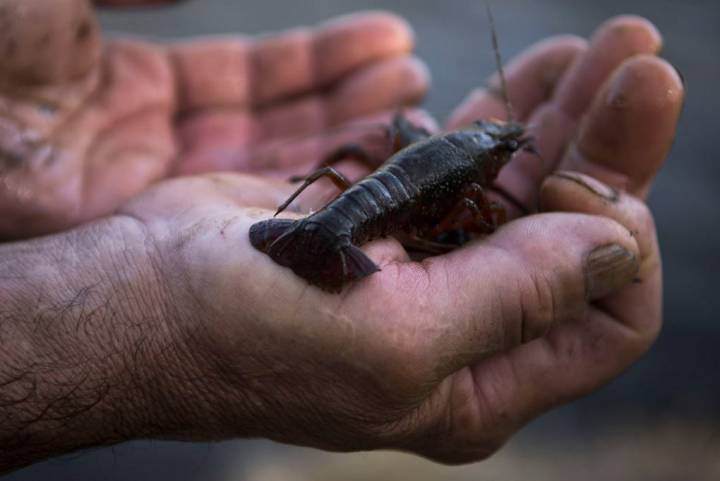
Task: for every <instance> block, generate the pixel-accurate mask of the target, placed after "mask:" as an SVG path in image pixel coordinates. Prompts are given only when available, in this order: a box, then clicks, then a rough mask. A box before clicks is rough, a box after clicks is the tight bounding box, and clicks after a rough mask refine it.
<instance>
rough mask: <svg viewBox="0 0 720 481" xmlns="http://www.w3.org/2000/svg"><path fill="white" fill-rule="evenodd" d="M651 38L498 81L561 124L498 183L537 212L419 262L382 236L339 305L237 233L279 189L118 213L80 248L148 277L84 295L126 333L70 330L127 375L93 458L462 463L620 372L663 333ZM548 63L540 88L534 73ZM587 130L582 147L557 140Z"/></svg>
mask: <svg viewBox="0 0 720 481" xmlns="http://www.w3.org/2000/svg"><path fill="white" fill-rule="evenodd" d="M659 42H660V40H659V36H658V35H657V33H656V32H655V30H654V29H653V28H652V27H651V26H650V25H648V24H647V23H646V22H644V21H640V20H637V19H632V18H630V19H628V18H621V19H616V20H614V21H613V22H611V23H609V24H606V25H605V26H604V27H603V28H602V29H601V30H600V31H599V33H598V34H596V36H595V37H594V39H593V41H592V42H591V45H590V47H589V49H587V50H586V48H587V47H586V46H585V45H584V44H583V43H582V42H580V41H578V40H574V39H567V38H566V39H561V40H558V41H551V42H549V43H546V44H544V45H545V47H543V48H539V49H536V50H534V53H533V54H530V55H529V57H525V58H526V61H525V62H520V64H516V65H520V66H519V67H516V69H517V71H521V72H522V71H523V70H524V73H525V74H524V75H519V74H518V75H513V74H512V73H511V72H509V75H508V76H509V77H510V89H511V92H512V91H513V89H515V90H518V91H522V92H526V93H527V94H528V99H529V100H527V101H523V100H518V98H517V97H513V98H514V99H515V105H516V110H517V111H518V112H533V111H534V112H543V111H545V110H547V111H550V112H554V114H552V115H551V114H546V115H548V117H547V118H549V119H550V120H549V121H548V120H546V122H552V120H553V119H554V117H553V115H556V116H557V117H559V118H561V119H562V120H563V122H553V123H550V124H549V125H548V124H545V123H544V122H539V123H538V129H539V130H540V132H541V133H542V135H538V142H539V145H540V148H541V149H542V152H543V158H544V159H545V162H546V164H543V165H542V169H543V171H542V173H539V174H538V173H535V171H534V170H532V169H533V168H536V166H537V165H538V164H537V162H536V163H530V162H529V161H528V160H523V159H516V160H517V161H513V162H512V163H511V164H509V165H508V167H507V168H506V170H508V169H510V171H511V172H510V173H509V174H504V177H503V179H505V178H509V179H518V180H517V181H516V182H518V183H517V184H512V183H509V184H508V185H507V188H508V190H510V191H511V192H512V193H513V194H514V195H515V196H517V197H519V198H520V199H521V200H523V201H525V202H527V204H528V205H532V203H534V202H535V201H538V202H539V205H540V206H542V208H543V210H546V211H549V212H547V213H543V214H539V215H533V216H528V217H525V218H521V219H517V220H515V221H513V222H511V223H509V224H507V225H506V226H504V227H502V228H501V229H500V230H499V231H498V232H496V233H495V234H493V235H491V236H489V237H487V238H486V239H483V240H481V241H478V242H474V243H471V244H469V245H467V246H465V247H463V248H462V249H459V250H457V251H455V252H452V253H450V254H448V255H445V256H440V257H434V258H429V259H426V260H424V261H423V262H421V263H417V262H410V261H409V260H408V258H407V255H406V253H405V251H404V250H403V249H402V247H401V246H400V245H399V244H398V243H397V242H395V241H394V240H392V239H382V240H378V241H375V242H372V243H369V244H367V245H366V246H363V249H364V250H365V251H366V253H367V254H368V255H369V256H370V257H371V258H372V260H373V261H374V262H375V263H377V264H378V265H379V266H381V268H382V271H381V272H379V273H376V274H374V275H372V276H370V277H368V278H366V279H364V280H362V281H361V282H358V283H355V284H352V285H351V286H349V287H348V288H347V289H346V290H345V291H343V292H342V293H341V294H340V295H331V294H327V293H324V292H322V291H319V290H318V289H316V288H314V287H312V286H309V285H308V284H307V283H305V282H304V281H303V280H301V279H299V278H297V277H295V276H294V275H293V274H292V273H291V272H290V271H289V270H287V269H284V268H282V267H280V266H278V265H276V264H274V263H273V262H272V261H270V260H269V259H268V258H267V256H264V255H263V254H261V253H259V252H257V251H255V250H254V249H252V248H251V247H250V245H249V243H248V238H247V231H248V229H249V226H250V225H251V224H252V223H254V222H256V221H257V220H258V219H261V218H264V217H266V216H268V215H270V214H271V212H272V210H273V209H274V208H275V207H276V206H277V204H278V203H279V202H280V201H282V200H284V199H285V198H286V196H287V195H288V194H289V192H290V191H291V190H292V187H291V186H289V185H288V184H286V183H283V182H279V181H274V180H272V179H267V178H260V177H257V176H250V175H227V174H223V175H220V174H214V175H208V176H204V177H197V178H188V179H176V180H170V181H167V182H163V183H161V184H159V185H158V186H156V187H154V188H152V189H150V190H148V191H146V192H145V193H144V194H143V195H141V196H139V197H137V198H135V199H133V200H132V201H131V202H130V203H128V204H126V205H125V206H124V207H123V208H122V209H121V214H123V215H125V216H127V217H132V218H134V219H136V221H129V219H127V217H126V218H123V217H117V218H113V219H111V220H110V221H108V222H111V223H113V225H114V227H113V228H112V229H105V230H104V231H103V232H102V233H98V232H95V231H93V232H92V234H83V233H84V232H86V230H85V229H83V230H81V231H78V232H76V233H74V234H73V236H74V237H73V238H74V239H75V243H76V244H78V245H79V242H78V239H79V238H80V237H81V236H84V237H83V238H85V240H86V241H92V245H91V247H93V248H92V249H89V251H90V252H91V253H99V254H102V253H103V252H104V250H103V249H102V248H100V247H98V245H100V246H102V245H103V244H104V243H103V239H106V240H107V239H116V238H118V236H119V234H123V235H122V236H119V237H121V238H123V239H127V238H132V237H134V236H137V235H140V236H141V237H142V239H140V240H139V241H136V242H132V243H131V244H132V248H124V249H118V250H117V252H119V254H116V256H118V257H119V258H120V259H122V260H123V262H122V264H118V266H119V267H122V266H123V265H128V266H135V265H140V266H141V268H139V269H133V271H141V274H138V275H139V276H140V277H141V278H142V279H139V280H135V279H134V277H133V276H129V275H127V274H124V271H123V272H119V273H118V274H117V275H119V276H121V277H122V286H123V287H127V286H130V288H132V289H133V292H134V295H133V296H123V295H120V294H115V291H117V290H118V289H117V288H116V289H114V290H113V289H112V285H111V284H112V283H109V282H108V281H107V279H106V277H107V276H105V275H103V282H104V283H105V284H107V285H105V284H102V283H100V287H98V288H97V290H99V289H102V288H106V289H108V290H109V291H110V292H112V293H113V295H112V298H113V299H120V300H121V301H122V300H124V302H123V303H122V308H121V309H117V310H118V312H122V313H123V318H125V319H124V320H125V322H119V321H121V320H122V319H118V317H119V316H115V317H109V319H111V320H112V322H106V323H105V324H103V325H100V324H102V323H101V322H100V321H101V320H102V319H104V318H105V317H104V316H103V315H102V312H103V309H109V308H110V307H112V306H109V307H108V306H102V305H101V306H99V307H98V308H97V309H96V310H92V311H91V310H90V309H89V308H86V307H85V305H84V304H83V308H82V310H80V311H81V312H79V313H78V316H82V315H83V314H85V315H87V313H88V312H91V313H92V315H93V317H92V319H93V320H94V321H95V324H98V325H97V326H96V327H95V329H97V330H98V332H102V333H103V334H102V336H99V337H100V340H99V341H96V342H95V344H94V346H95V347H94V349H95V350H96V351H98V352H100V353H102V352H104V350H103V349H102V348H101V346H102V345H103V343H105V344H111V345H112V346H113V348H114V349H113V352H117V353H119V354H118V355H117V356H116V357H120V358H121V359H122V362H121V364H122V365H123V369H121V371H122V373H124V377H123V379H128V378H129V379H131V381H130V382H128V387H126V388H124V389H120V388H118V389H115V390H118V391H122V395H123V396H124V397H122V396H121V397H120V399H121V400H122V399H125V398H127V397H128V395H129V397H130V399H132V402H131V403H128V404H123V403H122V402H120V401H118V399H110V400H108V401H107V404H109V407H108V408H106V409H109V410H110V412H111V413H112V416H113V417H112V419H114V420H119V421H120V422H121V426H120V427H118V426H116V425H112V424H111V425H109V426H108V425H107V423H105V424H103V427H105V428H106V429H107V428H108V427H109V428H111V429H112V431H111V432H112V433H113V434H114V435H115V436H116V437H114V438H103V439H104V440H105V442H117V441H120V440H123V439H131V438H137V437H158V438H176V439H219V438H227V437H238V436H262V437H269V438H272V439H277V440H281V441H285V442H291V443H295V444H303V445H312V446H319V447H322V448H326V449H334V450H356V449H372V448H395V449H404V450H410V451H413V452H417V453H420V454H423V455H425V456H428V457H431V458H433V459H437V460H441V461H445V462H464V461H470V460H476V459H481V458H483V457H486V456H488V455H489V454H491V453H492V452H493V451H494V450H495V449H497V448H498V447H499V446H500V445H501V444H502V443H503V442H504V440H505V439H507V437H508V436H510V435H511V434H512V433H513V432H514V431H516V430H517V429H518V428H519V427H520V426H522V425H523V424H524V423H525V422H527V421H528V420H530V419H532V418H533V417H535V416H537V415H539V414H540V413H542V412H544V411H546V410H548V409H550V408H552V407H553V406H556V405H558V404H561V403H564V402H567V401H569V400H571V399H573V398H575V397H577V396H580V395H583V394H585V393H587V392H589V391H591V390H593V389H595V388H597V387H598V386H600V385H602V384H603V383H604V382H606V381H608V380H609V379H612V378H613V377H614V376H616V375H617V374H619V373H620V372H621V371H623V370H624V369H625V368H627V366H629V365H630V364H631V363H632V362H634V361H635V360H636V359H637V358H638V357H639V356H640V355H642V353H644V352H645V351H646V350H647V348H648V347H649V346H650V344H651V343H652V341H653V339H654V337H655V335H656V334H657V331H658V329H659V326H660V317H661V314H660V294H661V293H660V291H661V277H660V261H659V254H658V250H657V244H656V240H655V231H654V227H653V224H652V218H651V216H650V214H649V212H648V211H647V208H646V207H645V206H644V204H642V202H641V201H640V198H641V197H642V196H644V195H645V194H646V192H647V191H648V189H649V186H650V182H651V179H652V177H653V175H654V173H655V172H656V170H657V169H658V168H659V167H660V165H661V164H662V161H663V159H664V157H665V155H666V153H667V149H668V147H669V145H670V141H671V139H672V136H673V133H674V128H675V122H676V121H677V116H678V112H679V109H680V104H681V101H682V85H681V83H680V80H679V79H678V77H677V75H676V74H675V72H674V70H673V69H672V68H671V67H670V66H669V65H668V64H666V63H665V62H663V61H661V60H658V59H656V58H654V57H648V56H640V57H636V55H637V54H642V53H645V54H652V53H654V52H655V51H656V50H657V49H658V48H659ZM563 52H564V53H563ZM559 53H562V55H560V54H559ZM558 58H564V59H565V60H563V61H559V60H558ZM572 59H575V60H574V62H571V61H570V60H572ZM600 60H603V61H600ZM552 65H555V66H556V67H557V70H556V72H557V75H554V76H551V77H550V78H551V82H550V84H549V85H548V83H547V77H545V76H538V75H531V74H532V73H533V72H545V73H547V72H548V70H549V68H548V66H552ZM523 66H524V67H523ZM521 67H522V68H521ZM530 67H533V68H530ZM600 67H602V68H600ZM528 69H529V70H528ZM509 70H510V71H512V69H509ZM513 78H515V80H513ZM528 79H529V80H528ZM526 81H527V82H528V83H525V82H526ZM539 84H542V85H543V87H544V88H533V87H537V86H539ZM523 85H524V86H525V87H527V88H525V89H523V88H521V87H523ZM530 94H532V95H530ZM608 99H610V100H614V101H611V102H610V103H608V102H607V101H608ZM618 99H622V101H619V100H618ZM541 105H544V106H542V107H540V106H541ZM493 108H496V109H498V110H499V111H500V112H502V110H501V105H500V104H499V103H498V102H497V100H495V99H494V98H493V96H492V95H488V94H483V93H480V94H478V95H476V96H474V97H473V99H471V100H469V101H468V103H466V104H465V107H464V108H463V109H462V110H461V111H460V112H461V113H462V112H471V113H472V116H473V118H475V117H485V116H499V115H498V114H497V113H494V112H493V111H492V109H493ZM461 113H460V114H457V116H456V118H459V117H460V116H461ZM536 116H539V114H536ZM528 117H529V114H527V113H526V114H524V115H523V118H528ZM581 118H582V119H583V120H582V122H581V124H580V128H579V131H578V133H577V134H575V135H572V134H567V133H566V132H567V130H570V131H574V130H575V124H576V123H578V122H579V120H580V119H581ZM553 125H555V126H558V125H559V127H556V128H552V126H553ZM628 131H630V132H633V135H632V136H628V135H627V132H628ZM562 134H565V135H562ZM559 137H562V138H561V139H560V140H558V141H557V142H555V141H554V140H553V139H557V138H559ZM571 141H572V144H571V145H572V146H571V147H570V148H568V149H566V147H567V146H568V143H570V142H571ZM553 146H554V147H555V149H556V151H557V155H550V154H551V152H553V148H552V147H553ZM602 149H611V150H610V151H607V150H602ZM564 151H567V153H566V154H565V155H563V152H564ZM559 168H563V169H564V168H571V169H573V170H575V171H577V172H586V173H587V172H591V173H593V174H594V175H595V176H596V177H598V178H601V179H603V180H604V181H605V182H606V183H607V184H609V185H611V186H613V187H614V189H615V190H611V189H610V188H609V187H606V186H603V184H601V183H599V182H598V181H597V180H593V179H591V178H589V177H584V176H583V175H582V174H581V173H574V174H573V173H559V174H556V175H551V173H552V172H554V171H555V170H556V169H559ZM512 172H515V173H514V174H512ZM517 185H526V186H528V187H527V190H526V192H528V193H530V194H531V195H528V196H527V197H525V196H524V195H523V190H522V189H518V188H517V187H516V186H517ZM540 185H542V186H543V187H542V189H539V186H540ZM531 186H534V188H532V187H531ZM265 209H268V210H265ZM128 224H130V225H131V226H133V228H132V229H131V228H130V227H128ZM88 229H89V227H88ZM130 232H132V233H133V235H132V236H131V235H130ZM68 235H69V234H68ZM126 243H128V242H127V241H126ZM63 245H72V243H67V242H66V243H63ZM608 246H611V247H608ZM43 250H45V251H46V250H47V249H43ZM85 250H88V249H85ZM137 251H141V255H138V252H137ZM99 254H98V255H99ZM138 259H140V260H138ZM116 264H117V263H116ZM106 271H107V270H106V269H105V270H102V272H106ZM148 271H149V272H150V274H147V272H148ZM109 272H113V271H112V270H110V271H109ZM143 272H144V274H143ZM73 277H74V276H73ZM78 277H79V276H78ZM631 280H636V281H637V282H636V283H633V284H628V283H629V282H630V281H631ZM133 286H142V287H143V288H142V289H139V288H133ZM121 292H124V291H123V290H121ZM93 298H98V299H104V298H105V297H104V296H103V295H102V293H99V292H95V291H93ZM98 311H99V313H98ZM128 313H129V314H128ZM147 313H154V314H155V315H153V316H150V315H149V314H147ZM65 317H66V318H68V319H69V318H70V317H71V316H69V315H66V316H65ZM70 321H72V322H73V324H74V323H75V322H77V321H73V320H72V319H70V320H69V321H68V322H70ZM77 323H78V325H83V326H89V325H91V324H90V323H87V322H77ZM128 323H130V324H129V325H130V326H132V328H131V329H129V328H128ZM88 329H90V328H89V327H88V328H85V329H84V331H83V332H85V331H88ZM69 332H71V333H72V332H75V331H74V330H69ZM136 333H138V334H136ZM140 334H141V335H140ZM74 354H75V351H71V352H70V353H67V354H66V355H67V356H70V357H72V356H73V355H74ZM86 363H87V361H86ZM90 365H92V364H90ZM115 371H117V369H116V370H114V371H113V370H108V369H103V370H100V373H102V372H105V373H108V372H115ZM103 381H104V382H105V383H112V382H113V381H115V379H110V378H109V375H108V374H106V378H104V379H103ZM126 382H127V381H126ZM123 386H125V385H123ZM56 409H58V408H57V407H53V411H54V410H56ZM96 417H97V415H96ZM102 420H103V419H101V421H102ZM74 432H77V430H75V431H74ZM108 439H109V440H110V441H108Z"/></svg>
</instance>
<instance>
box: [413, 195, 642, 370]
mask: <svg viewBox="0 0 720 481" xmlns="http://www.w3.org/2000/svg"><path fill="white" fill-rule="evenodd" d="M588 195H590V194H588ZM638 258H639V252H638V244H637V242H636V240H635V239H634V238H633V236H632V235H631V234H630V233H629V231H628V230H627V229H626V228H625V227H623V226H622V225H621V224H619V223H617V222H615V221H614V220H611V219H609V218H605V217H600V216H593V215H587V214H577V213H549V214H541V215H534V216H530V217H525V218H522V219H519V220H516V221H514V222H511V223H509V224H507V225H506V226H504V227H503V228H501V229H500V230H499V231H498V232H496V233H495V234H493V235H492V236H490V237H488V238H487V239H485V240H484V241H482V242H479V243H476V244H474V245H471V246H468V247H467V248H463V249H460V250H458V251H455V252H453V253H451V254H449V255H446V256H442V257H438V258H434V259H431V260H429V261H428V262H427V264H426V265H427V269H428V274H429V276H430V285H431V286H434V287H433V290H434V291H435V292H436V293H437V292H438V291H440V289H442V294H443V295H434V296H432V298H433V299H436V301H434V303H435V305H434V306H433V309H432V312H433V313H435V317H436V319H437V322H440V323H441V324H440V327H441V328H442V327H443V326H444V327H445V328H442V329H441V330H442V331H443V333H444V334H445V335H442V336H437V337H436V338H435V339H436V341H435V344H442V345H435V346H433V347H435V348H436V349H438V352H439V353H442V356H441V357H442V359H445V360H449V359H452V360H453V362H451V363H450V365H447V366H440V369H439V371H440V372H441V373H442V374H444V375H447V374H450V373H452V372H455V371H456V370H457V369H460V368H462V367H464V366H467V365H468V364H471V363H473V362H476V361H479V360H482V359H484V358H486V357H487V356H488V355H490V354H493V353H495V352H498V351H504V350H507V349H510V348H512V347H515V346H517V345H519V344H522V343H525V342H528V341H530V340H532V339H535V338H538V337H540V336H542V335H544V334H545V333H546V332H547V331H548V330H549V329H550V328H551V327H552V326H553V325H555V324H558V323H562V322H563V321H567V320H569V319H572V318H573V317H575V316H577V315H578V314H581V313H582V312H583V311H584V310H585V309H586V308H587V306H588V303H589V302H590V301H594V300H597V299H600V298H603V297H605V296H607V295H608V294H610V293H611V292H614V291H615V290H617V289H620V288H621V287H623V286H625V285H626V284H628V283H630V282H631V281H632V280H633V279H634V277H635V275H636V273H637V271H638V266H639V261H638ZM448 354H450V355H448Z"/></svg>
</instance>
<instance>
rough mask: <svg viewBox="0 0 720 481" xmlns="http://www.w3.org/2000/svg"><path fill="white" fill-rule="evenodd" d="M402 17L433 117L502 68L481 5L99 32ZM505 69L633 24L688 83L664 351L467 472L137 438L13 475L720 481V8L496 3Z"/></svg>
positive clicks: (665, 207)
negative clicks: (572, 40)
mask: <svg viewBox="0 0 720 481" xmlns="http://www.w3.org/2000/svg"><path fill="white" fill-rule="evenodd" d="M379 8H381V9H388V10H391V11H394V12H396V13H399V14H400V15H402V16H404V17H406V18H407V19H408V20H409V21H410V22H411V23H412V25H413V26H414V28H415V30H416V33H417V53H418V54H419V56H420V57H422V58H423V59H424V60H425V61H426V62H427V64H428V65H429V67H430V69H431V71H432V72H433V86H432V90H431V93H430V95H429V97H428V98H427V100H426V103H425V107H426V108H427V109H428V110H430V111H431V112H432V113H434V114H436V115H438V116H440V117H443V116H445V115H447V113H449V112H450V111H451V110H452V108H453V107H454V106H455V105H456V104H457V103H458V102H459V101H460V100H461V98H462V97H463V95H464V93H465V92H467V91H469V90H470V89H472V88H473V87H475V86H477V85H479V84H482V83H483V81H484V79H485V78H486V77H488V76H489V75H490V74H492V73H493V72H494V62H493V57H492V48H491V46H490V42H489V36H488V33H487V19H486V16H485V13H484V4H483V3H482V1H480V0H446V1H444V2H437V1H433V0H392V1H385V2H380V1H367V0H313V1H303V2H291V1H281V0H262V1H260V0H245V1H237V0H191V1H187V2H185V3H183V4H181V5H179V6H176V7H171V8H165V9H150V10H147V9H143V10H131V11H125V10H123V11H117V10H112V11H105V12H103V13H102V14H101V15H100V17H101V21H102V24H103V26H104V27H105V28H106V29H107V30H110V31H113V32H131V33H135V34H141V35H149V36H153V37H158V38H163V39H168V38H176V37H187V36H193V35H201V34H211V33H219V32H243V33H247V34H255V33H260V32H267V31H276V30H281V29H284V28H287V27H292V26H297V25H304V24H314V23H317V22H319V21H322V20H324V19H327V18H328V17H331V16H334V15H338V14H343V13H347V12H350V11H357V10H363V9H379ZM492 8H493V12H494V15H495V17H496V23H497V29H498V36H499V39H500V45H501V50H502V54H503V58H504V59H505V60H508V59H510V57H511V56H513V55H515V54H517V53H519V52H520V51H521V50H522V49H523V48H524V47H526V46H528V45H530V44H531V43H533V42H535V41H537V40H539V39H542V38H544V37H547V36H549V35H554V34H559V33H574V34H578V35H582V36H588V35H590V34H591V33H592V31H593V30H594V29H595V27H596V26H597V25H598V24H600V23H601V22H603V21H604V20H605V19H607V18H608V17H610V16H613V15H616V14H619V13H635V14H640V15H643V16H645V17H647V18H649V19H650V20H652V21H653V22H654V23H655V24H656V25H657V26H658V27H659V28H660V31H661V32H662V33H663V35H664V38H665V49H664V52H663V56H664V57H665V58H667V59H668V60H669V61H670V62H672V63H673V64H674V65H676V66H677V67H678V68H679V70H680V71H681V72H682V74H683V76H684V77H685V80H686V86H687V101H686V104H685V110H684V113H683V117H682V120H681V123H680V129H679V132H678V136H677V140H676V143H675V147H674V149H673V152H672V154H671V156H670V159H669V160H668V163H667V167H666V168H665V170H664V171H663V172H662V173H661V174H660V176H659V178H658V181H657V184H656V187H655V190H654V192H653V194H652V196H651V198H650V205H651V208H652V210H653V212H654V213H655V215H656V219H657V225H658V229H659V236H660V242H661V246H662V249H663V257H664V261H665V289H666V295H665V326H664V330H663V332H662V334H661V336H660V339H659V340H658V342H657V344H656V345H655V347H654V348H653V349H652V351H651V352H650V353H649V354H648V355H647V356H646V357H645V358H644V359H643V360H641V361H640V362H638V363H637V364H636V365H635V366H634V367H633V368H632V369H630V370H629V371H628V372H627V373H626V374H625V375H623V376H622V377H621V378H619V379H617V380H616V381H615V382H613V383H612V384H610V385H608V386H606V387H605V388H604V389H602V390H600V391H599V392H597V393H595V394H593V395H591V396H589V397H587V398H585V399H583V400H580V401H577V402H575V403H573V404H571V405H569V406H566V407H563V408H561V409H557V410H555V411H553V412H551V413H549V414H547V415H545V416H543V417H541V418H540V419H538V420H536V421H535V422H533V423H532V424H531V425H529V426H528V427H527V428H526V429H524V430H523V431H522V432H521V433H519V434H518V435H517V436H515V438H513V440H511V442H510V443H509V444H508V446H506V448H505V449H504V450H503V451H501V452H500V453H499V454H498V455H496V456H495V457H493V458H491V459H490V460H489V461H486V462H483V463H478V464H474V465H469V466H463V467H446V466H438V465H435V464H432V463H430V462H428V461H424V460H422V459H419V458H416V457H414V456H409V455H404V454H397V453H387V452H385V453H362V454H350V455H348V454H328V453H322V452H319V451H315V450H309V449H301V448H294V447H287V446H281V445H277V444H273V443H269V442H265V441H248V440H243V441H232V442H225V443H218V444H208V443H202V444H191V443H167V442H135V443H128V444H124V445H121V446H116V447H113V448H107V449H100V450H95V451H89V452H83V453H79V454H75V455H72V456H69V457H64V458H60V459H56V460H52V461H49V462H46V463H43V464H40V465H36V466H33V467H31V468H28V469H25V470H22V471H20V472H18V473H15V474H13V475H11V476H9V477H7V478H6V479H8V480H14V481H19V480H39V479H53V480H64V479H68V480H71V479H72V480H74V479H93V480H94V479H108V480H117V481H123V480H136V481H137V480H145V479H148V480H149V479H173V480H176V481H182V480H212V481H216V480H240V479H247V480H257V481H271V480H272V481H281V480H311V479H312V480H336V479H344V480H365V479H400V480H402V479H408V480H431V479H443V480H470V479H472V480H514V481H523V480H533V481H543V480H576V479H583V480H591V481H592V480H596V479H597V480H600V479H602V480H630V479H632V480H636V481H637V480H640V481H642V480H653V481H655V480H668V481H670V480H693V481H697V480H720V375H718V373H717V371H716V369H718V367H720V356H718V351H720V323H716V322H717V320H716V316H715V315H714V314H715V313H716V312H718V311H720V294H718V293H716V290H717V288H718V286H719V285H720V284H719V283H718V282H717V281H716V280H715V279H716V278H715V277H714V274H716V273H717V271H718V270H719V269H718V268H720V260H718V259H720V255H714V251H715V249H717V248H718V246H720V207H719V205H720V194H718V192H716V191H714V190H713V189H715V188H719V187H720V185H719V184H720V183H719V182H718V181H720V162H719V161H720V155H719V154H718V150H719V149H720V147H718V146H717V145H716V144H715V140H716V138H715V135H717V127H718V123H717V120H716V116H715V114H714V112H715V110H718V111H720V90H712V89H713V88H717V85H718V84H719V83H720V62H718V60H717V53H716V51H715V50H714V47H715V48H717V47H718V46H720V2H718V1H717V0H690V1H684V2H683V1H679V0H672V1H670V0H604V1H602V2H596V1H580V2H578V1H571V0H544V1H542V2H539V1H532V0H505V1H503V2H499V1H495V2H494V4H493V6H492Z"/></svg>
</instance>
